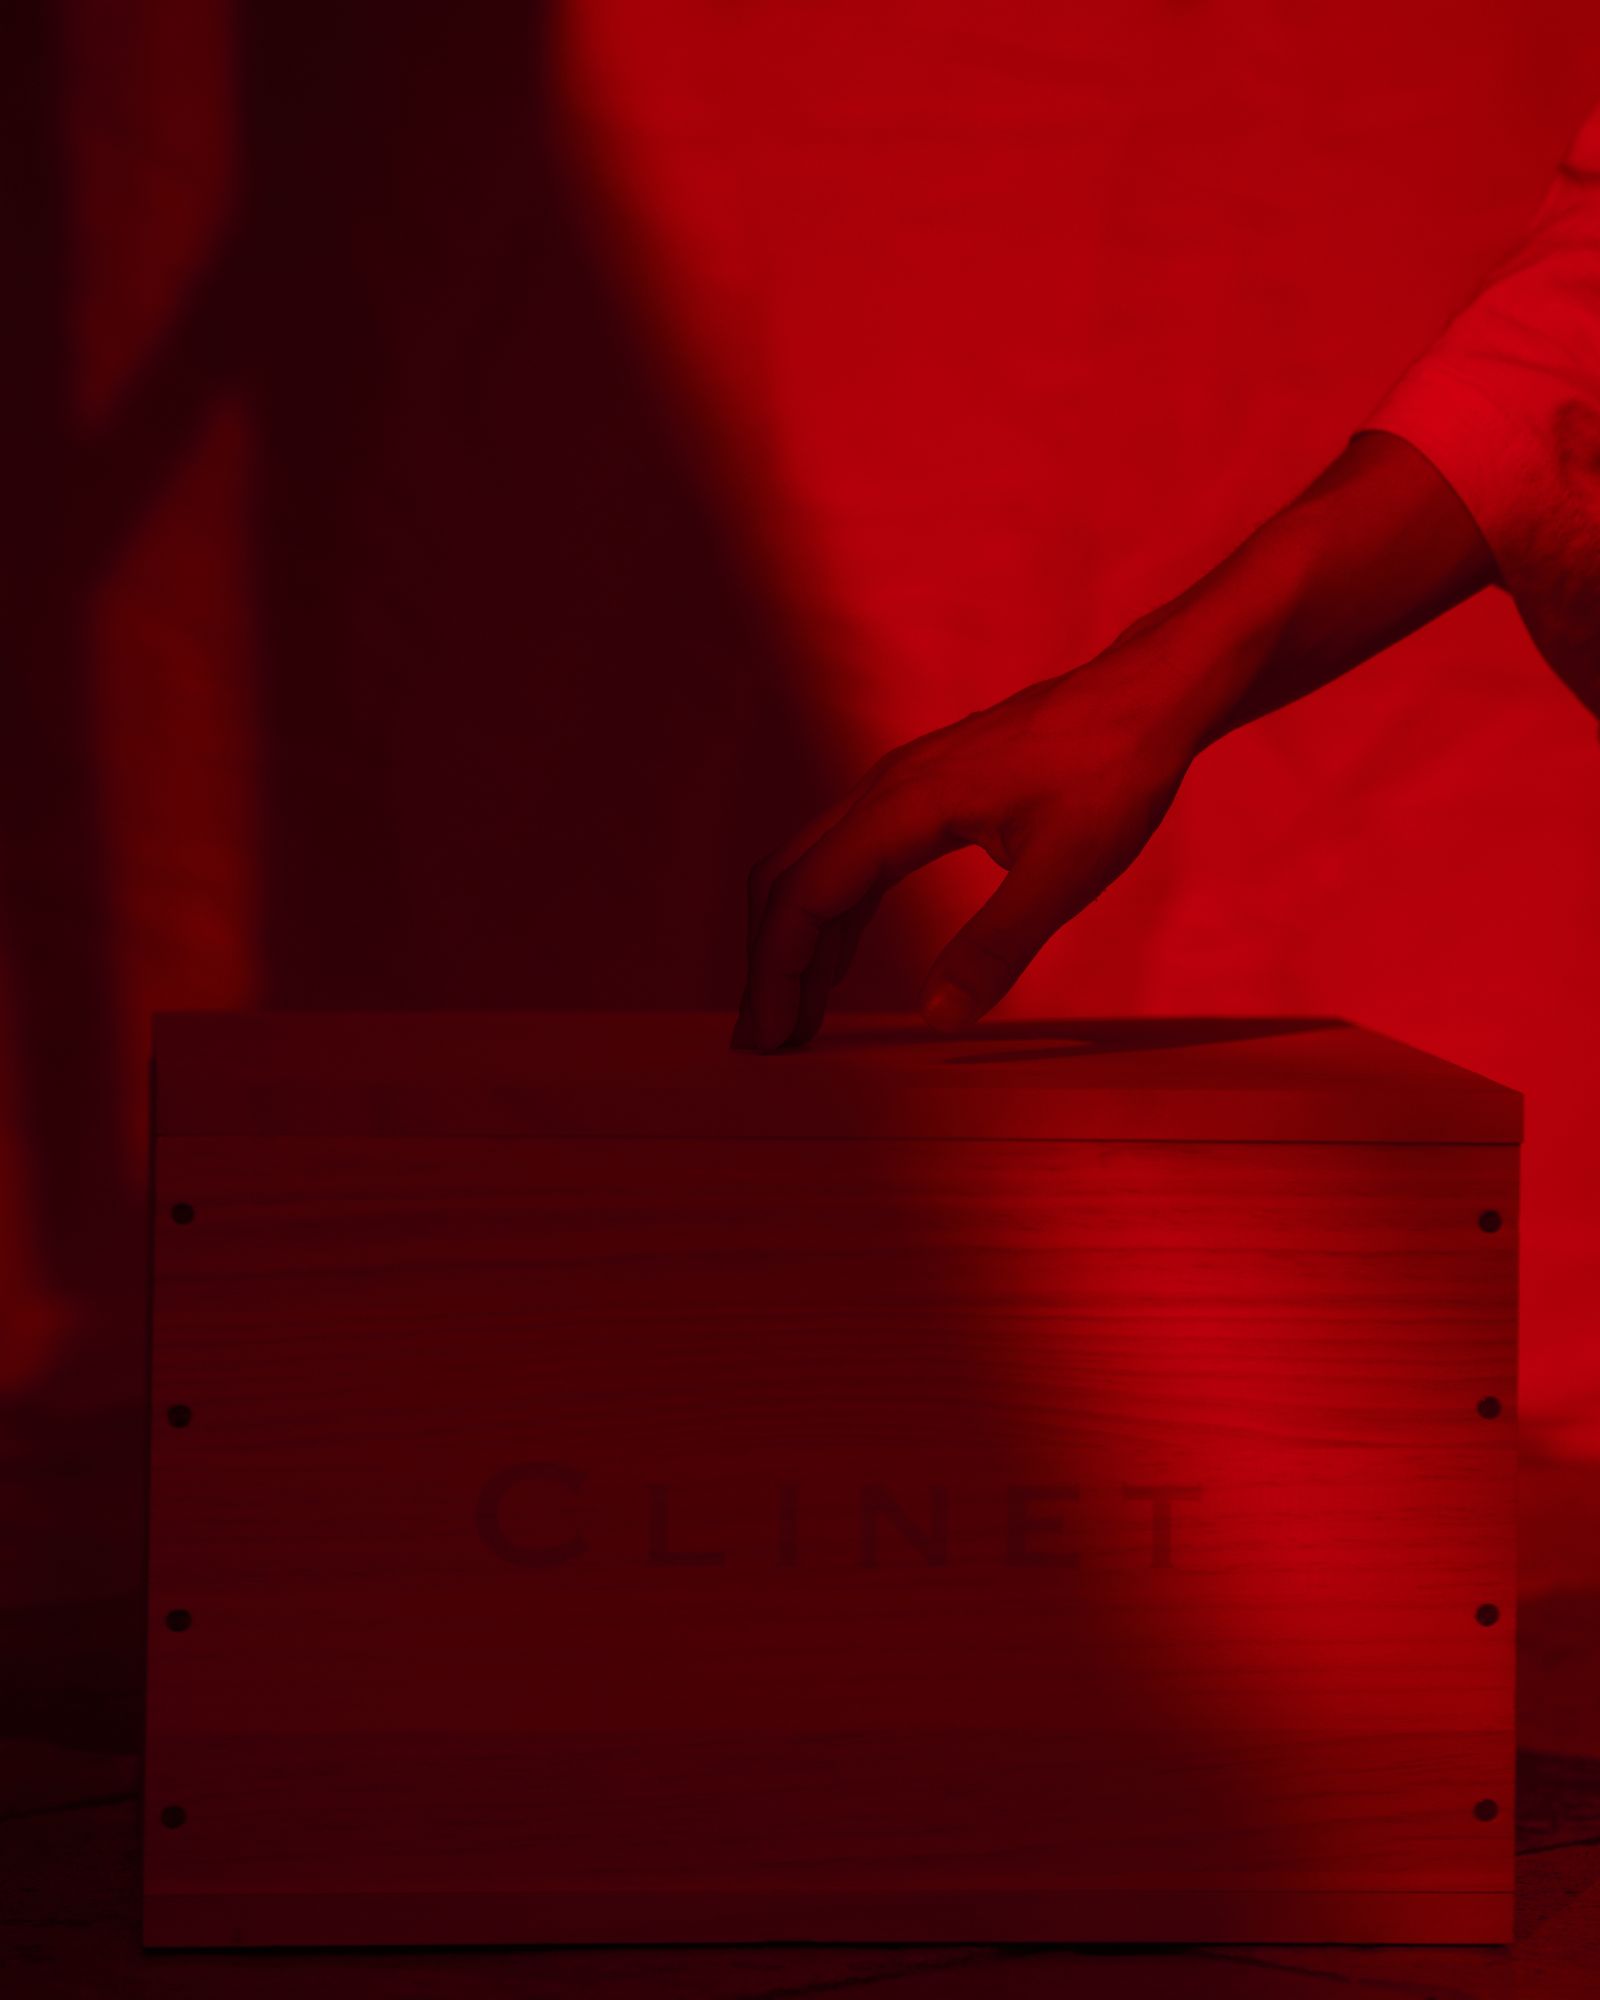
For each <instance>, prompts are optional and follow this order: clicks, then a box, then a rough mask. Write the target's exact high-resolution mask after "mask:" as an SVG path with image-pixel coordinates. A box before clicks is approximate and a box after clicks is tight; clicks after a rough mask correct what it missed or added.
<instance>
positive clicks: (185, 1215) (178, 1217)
mask: <svg viewBox="0 0 1600 2000" xmlns="http://www.w3.org/2000/svg"><path fill="white" fill-rule="evenodd" d="M172 1219H173V1221H174V1222H193V1221H194V1203H193V1202H191V1201H175V1202H174V1203H173V1204H172Z"/></svg>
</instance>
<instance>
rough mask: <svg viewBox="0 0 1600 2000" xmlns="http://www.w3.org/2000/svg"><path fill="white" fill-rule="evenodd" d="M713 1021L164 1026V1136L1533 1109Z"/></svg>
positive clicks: (1125, 1132) (1127, 1131) (1104, 1047)
mask: <svg viewBox="0 0 1600 2000" xmlns="http://www.w3.org/2000/svg"><path fill="white" fill-rule="evenodd" d="M731 1026H732V1023H731V1021H730V1020H728V1019H726V1018H723V1017H721V1016H718V1015H714V1014H655V1015H640V1014H626V1015H614V1014H289V1013H285V1014H167V1015H162V1016H159V1017H158V1019H157V1022H156V1066H157V1070H158V1073H159V1076H160V1092H159V1102H158V1107H157V1110H158V1117H159V1121H160V1130H161V1131H162V1133H163V1134H172V1135H178V1134H188V1135H192V1136H201V1135H205V1134H226V1133H234V1134H239V1133H245V1132H256V1133H260V1134H263V1135H265V1134H279V1135H283V1136H292V1135H294V1134H301V1135H306V1134H311V1133H324V1134H337V1133H360V1134H363V1135H365V1136H367V1137H375V1136H377V1135H378V1134H381V1133H388V1134H395V1135H404V1134H419V1133H429V1132H431V1133H438V1134H441V1135H442V1134H446V1133H453V1134H457V1135H471V1134H489V1133H499V1134H506V1135H519V1134H520V1135H524V1136H535V1137H554V1136H557V1135H569V1136H572V1137H582V1138H605V1137H627V1136H633V1135H643V1134H650V1135H654V1136H656V1137H663V1138H692V1137H697V1136H698V1137H702V1138H705V1137H722V1138H747V1139H772V1138H841V1139H842V1138H913V1137H924V1138H945V1139H982V1138H995V1139H1006V1138H1011V1139H1023V1138H1037V1139H1172V1140H1222V1139H1259V1140H1289V1141H1292V1142H1304V1141H1310V1140H1327V1141H1334V1140H1345V1141H1366V1142H1379V1141H1385V1140H1389V1141H1396V1142H1416V1143H1425V1144H1431V1143H1440V1142H1444V1141H1456V1142H1458V1143H1464V1144H1470V1143H1486V1144H1503V1143H1512V1142H1515V1141H1516V1140H1517V1139H1518V1138H1519V1137H1520V1136H1521V1130H1522V1101H1521V1099H1520V1097H1519V1096H1518V1095H1517V1093H1516V1092H1515V1091H1514V1090H1507V1089H1505V1088H1504V1087H1503V1086H1502V1085H1500V1084H1496V1083H1490V1082H1487V1081H1486V1080H1485V1079H1484V1078H1482V1077H1479V1076H1474V1075H1473V1074H1472V1073H1471V1072H1470V1071H1468V1070H1463V1069H1458V1068H1457V1067H1456V1066H1455V1065H1454V1064H1451V1063H1447V1062H1441V1061H1440V1060H1439V1059H1438V1058H1437V1057H1436V1056H1429V1055H1424V1054H1423V1053H1422V1052H1421V1051H1420V1050H1417V1049H1412V1048H1407V1047H1406V1046H1404V1044H1402V1043H1399V1042H1394V1041H1390V1040H1389V1039H1388V1038H1387V1037H1386V1036H1383V1035H1376V1034H1373V1033H1372V1032H1371V1031H1370V1030H1369V1029H1365V1028H1357V1027H1352V1026H1351V1025H1350V1024H1349V1023H1347V1022H1341V1021H1321V1020H1294V1019H1284V1020H1159V1019H1151V1020H1133V1021H1098V1020H1076V1021H998V1022H984V1023H982V1024H981V1025H980V1026H978V1027H976V1028H973V1029H970V1030H968V1031H967V1032H965V1033H962V1034H957V1035H934V1034H932V1033H930V1032H929V1030H928V1029H927V1028H926V1027H924V1026H923V1025H922V1023H921V1022H920V1021H919V1022H914V1023H913V1022H908V1021H905V1020H897V1019H895V1018H894V1017H892V1016H883V1015H855V1016H851V1015H845V1016H843V1017H842V1018H840V1019H837V1020H833V1021H830V1023H829V1026H828V1028H827V1029H826V1031H825V1032H824V1034H823V1035H822V1036H821V1038H820V1039H819V1040H818V1041H817V1042H816V1043H814V1044H813V1045H812V1046H811V1047H809V1048H807V1049H804V1050H801V1051H797V1052H796V1051H791V1052H789V1053H787V1054H785V1055H783V1056H781V1057H779V1058H777V1059H776V1060H773V1061H765V1062H764V1061H761V1060H758V1059H757V1058H755V1057H752V1056H750V1055H747V1054H738V1053H735V1052H734V1051H732V1050H731V1049H730V1048H729V1046H728V1035H729V1030H730V1028H731Z"/></svg>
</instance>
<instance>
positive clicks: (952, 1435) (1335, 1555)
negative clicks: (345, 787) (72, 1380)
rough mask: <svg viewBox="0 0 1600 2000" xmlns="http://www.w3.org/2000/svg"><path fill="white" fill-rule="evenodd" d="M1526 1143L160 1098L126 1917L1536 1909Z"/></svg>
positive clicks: (652, 1922) (1379, 1932) (1186, 1923)
mask: <svg viewBox="0 0 1600 2000" xmlns="http://www.w3.org/2000/svg"><path fill="white" fill-rule="evenodd" d="M1516 1158H1517V1155H1516V1149H1515V1148H1514V1147H1512V1146H1507V1145H1499V1144H1441V1145H1424V1144H1383V1145H1376V1144H1375V1145H1365V1144H1353V1143H1342V1144H1308V1145H1299V1144H1293V1143H1277V1144H1272V1145H1261V1144H1235V1143H1219V1144H1202V1143H1186V1144H1151V1143H1128V1144H1100V1143H1091V1142H1079V1143H1072V1144H1059V1145H1058V1144H1040V1143H1037V1142H1032V1141H1026V1140H1024V1141H1018V1142H1012V1141H1007V1140H995V1141H959V1140H958V1141H943V1142H929V1141H926V1140H923V1141H917V1140H904V1139H895V1138H879V1139H873V1140H866V1141H862V1140H856V1141H852V1142H833V1141H829V1140H825V1139H812V1140H801V1141H776V1140H771V1141H756V1142H730V1141H727V1140H720V1139H707V1138H687V1139H686V1138H671V1139H667V1138H659V1139H658V1138H645V1139H633V1140H620V1139H612V1138H604V1137H591V1138H571V1137H564V1138H559V1139H557V1138H546V1139H541V1138H529V1137H519V1136H479V1137H469V1136H450V1135H448V1134H446V1135H444V1136H437V1135H436V1136H411V1137H394V1136H379V1137H376V1138H374V1137H363V1136H349V1135H346V1136H339V1135H322V1136H317V1135H315V1134H313V1135H302V1136H273V1135H271V1134H270V1133H269V1134H266V1135H260V1134H250V1135H246V1136H234V1137H229V1136H187V1137H185V1136H176V1135H174V1136H164V1137H162V1138H161V1140H160V1142H159V1145H158V1149H157V1167H158V1186H157V1207H156V1219H155V1242H156V1262H155V1272H156V1290H155V1313H154V1351H153V1362H152V1369H153V1381H152V1432H151V1443H152V1496H151V1497H152V1528H151V1551H150V1614H151V1615H150V1635H149V1645H150V1657H149V1738H148V1772H147V1791H146V1821H147V1826H146V1891H147V1898H148V1902H147V1935H148V1936H149V1938H150V1939H151V1940H152V1941H156V1942H168V1943H184V1942H188V1943H219V1942H245V1943H292V1942H318V1941H321V1942H345V1943H350V1942H383V1941H386V1940H388V1941H396V1942H398V1941H405V1942H427V1941H436V1942H447V1941H454V1942H462V1941H480V1942H493V1941H502V1940H512V1939H532V1940H596V1939H605V1938H610V1939H617V1940H622V1939H647V1938H657V1939H661V1940H666V1939H682V1938H693V1937H702V1938H726V1939H751V1938H770V1937H793V1938H803V1937H828V1936H851V1937H857V1938H862V1939H868V1938H880V1939H881V1938H889V1937H908V1938H909V1937H917V1938H928V1939H939V1938H952V1937H956V1938H1039V1937H1056V1938H1071V1937H1078V1938H1092V1937H1102V1938H1117V1939H1161V1938H1168V1939H1210V1938H1254V1939H1260V1940H1282V1941H1295V1940H1309V1939H1329V1940H1331V1939H1349V1940H1355V1941H1359V1940H1388V1941H1402V1940H1405V1939H1408V1938H1409V1939H1411V1940H1413V1941H1417V1942H1422V1941H1432V1940H1444V1939H1454V1940H1460V1941H1470V1940H1494V1939H1497V1938H1501V1937H1504V1936H1507V1935H1509V1925H1510V1921H1511V1896H1510V1886H1511V1827H1512V1805H1513V1798H1512V1783H1513V1780H1512V1757H1513V1716H1512V1692H1513V1673H1512V1661H1513V1646H1514V1625H1515V1617H1514V1610H1515V1568H1514V1545H1513V1499H1514V1464H1515V1445H1514V1411H1515V1389H1516V1380H1515V1291H1516V1284H1515V1273H1516V1253H1515V1243H1516V1226H1515V1225H1516ZM1491 1212H1492V1213H1493V1214H1494V1215H1495V1216H1496V1217H1498V1218H1499V1221H1500V1226H1499V1227H1498V1228H1495V1229H1493V1230H1492V1231H1491V1230H1488V1229H1485V1228H1483V1227H1481V1226H1480V1218H1481V1217H1483V1216H1485V1215H1486V1214H1488V1213H1491ZM175 1214H188V1215H190V1219H188V1220H185V1221H182V1222H179V1221H177V1220H175V1219H174V1216H175ZM1491 1397H1492V1398H1495V1399H1497V1401H1498V1405H1499V1414H1497V1415H1494V1416H1492V1417H1486V1416H1484V1415H1483V1414H1481V1413H1480V1405H1482V1404H1483V1402H1484V1399H1485V1398H1491ZM175 1407H178V1408H180V1409H181V1410H182V1411H183V1412H185V1413H187V1419H188V1420H187V1421H186V1422H183V1423H182V1424H175V1423H173V1422H171V1421H170V1420H169V1412H170V1411H171V1410H173V1409H174V1408H175ZM1491 1407H1492V1406H1491ZM174 1611H177V1612H181V1613H187V1614H188V1617H187V1621H186V1622H180V1623H179V1625H178V1628H177V1629H174V1627H173V1625H172V1624H170V1623H169V1622H168V1621H169V1614H171V1613H172V1612H174ZM1484 1801H1493V1802H1494V1803H1495V1806H1496V1809H1497V1810H1496V1814H1495V1816H1494V1817H1492V1818H1484V1817H1479V1816H1478V1814H1477V1813H1476V1812H1475V1807H1480V1806H1481V1802H1484ZM174 1806H177V1807H181V1808H182V1811H183V1813H184V1815H185V1817H184V1819H183V1822H182V1824H180V1825H177V1826H169V1825H167V1824H165V1823H163V1819H162V1813H163V1810H164V1809H165V1808H170V1807H174Z"/></svg>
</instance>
